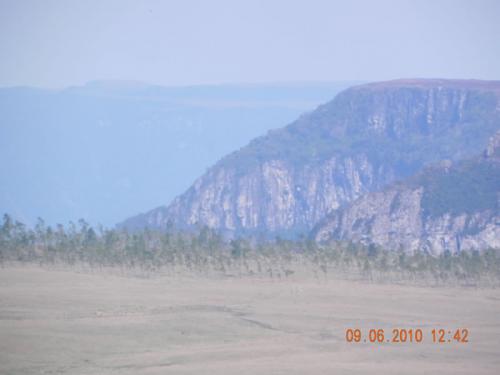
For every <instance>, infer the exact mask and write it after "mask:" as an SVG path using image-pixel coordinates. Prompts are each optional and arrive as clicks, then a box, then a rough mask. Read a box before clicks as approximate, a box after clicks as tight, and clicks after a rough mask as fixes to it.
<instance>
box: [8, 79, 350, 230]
mask: <svg viewBox="0 0 500 375" xmlns="http://www.w3.org/2000/svg"><path fill="white" fill-rule="evenodd" d="M348 85H349V83H343V82H333V83H310V84H309V83H304V84H299V83H297V84H275V85H270V84H269V85H212V86H190V87H162V86H155V85H149V84H144V83H138V82H121V81H95V82H90V83H88V84H86V85H84V86H79V87H70V88H67V89H63V90H44V89H35V88H29V87H13V88H0V158H1V160H2V163H0V175H1V176H2V183H1V184H0V215H1V214H3V213H4V212H7V213H10V214H11V215H13V216H14V217H15V218H17V219H18V220H21V221H23V222H27V223H30V224H33V223H34V222H35V220H36V218H37V217H38V216H40V217H42V218H44V219H45V220H46V222H48V223H49V224H55V223H66V222H67V221H69V220H73V221H76V220H78V219H79V218H84V219H86V220H87V221H89V222H91V223H92V224H97V223H98V222H100V223H102V224H104V225H114V224H115V223H116V222H117V221H119V220H122V219H123V218H124V217H127V216H130V215H132V214H134V213H137V212H140V211H144V210H146V209H149V208H150V207H154V206H157V205H160V204H162V203H164V202H165V201H168V200H171V199H173V198H174V197H175V196H176V195H178V194H180V193H181V192H183V191H184V190H185V189H187V188H188V187H189V185H190V184H191V183H192V181H193V180H194V179H195V178H196V177H198V176H199V175H200V174H202V173H203V172H204V171H205V170H206V168H208V167H209V166H210V165H211V164H213V163H214V162H216V161H217V160H218V159H220V158H221V157H222V156H223V155H224V154H226V153H228V152H230V151H232V150H233V149H234V147H240V146H243V145H245V144H246V143H247V142H248V141H249V140H251V139H252V138H254V137H256V136H259V135H261V134H264V133H265V132H266V131H267V130H269V129H271V128H273V127H275V126H276V124H283V125H284V124H287V123H288V122H290V121H292V120H293V119H294V118H296V117H297V116H298V115H299V114H300V113H302V112H304V111H306V110H311V109H313V108H314V107H315V106H317V105H318V104H319V103H322V102H324V101H325V100H328V99H329V98H330V97H331V96H332V95H334V94H336V93H337V92H339V91H340V90H341V89H343V88H345V87H347V86H348Z"/></svg>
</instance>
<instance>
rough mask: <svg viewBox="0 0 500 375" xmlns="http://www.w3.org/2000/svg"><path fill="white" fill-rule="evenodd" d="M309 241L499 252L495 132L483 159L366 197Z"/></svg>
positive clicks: (499, 137) (498, 143) (499, 146)
mask: <svg viewBox="0 0 500 375" xmlns="http://www.w3.org/2000/svg"><path fill="white" fill-rule="evenodd" d="M312 237H313V238H314V239H315V240H316V241H319V242H327V241H330V240H349V241H353V242H361V243H364V244H372V243H373V244H377V245H380V246H382V247H384V248H386V249H390V250H397V249H402V250H405V251H410V252H411V251H415V250H423V251H427V252H429V253H431V254H439V253H442V252H444V251H450V252H452V253H455V252H459V251H461V250H484V249H487V248H489V247H491V248H500V132H498V133H497V134H496V135H495V136H494V137H492V139H491V141H490V143H489V145H488V147H487V149H486V151H485V152H484V154H483V156H482V157H479V158H475V159H472V160H466V161H461V162H458V163H455V165H450V164H449V163H441V164H440V165H438V166H436V167H432V168H427V169H426V170H424V171H423V172H421V173H419V174H418V175H417V176H415V177H412V178H410V179H408V180H407V181H404V182H401V183H397V184H394V185H392V186H390V187H387V188H386V189H384V190H382V191H380V192H373V193H369V194H366V195H364V196H363V197H361V198H359V199H358V200H356V201H354V202H352V203H351V204H349V205H347V206H345V207H343V208H341V209H338V210H336V211H334V212H332V213H331V214H329V215H328V216H327V217H326V218H325V219H323V220H322V221H321V222H320V223H319V224H318V225H317V226H316V228H315V229H314V230H313V232H312Z"/></svg>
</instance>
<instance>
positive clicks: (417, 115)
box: [121, 80, 500, 234]
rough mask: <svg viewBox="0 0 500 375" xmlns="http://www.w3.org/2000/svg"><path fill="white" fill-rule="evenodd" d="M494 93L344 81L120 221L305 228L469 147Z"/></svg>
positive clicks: (488, 129) (476, 146)
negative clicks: (173, 194) (166, 197)
mask: <svg viewBox="0 0 500 375" xmlns="http://www.w3.org/2000/svg"><path fill="white" fill-rule="evenodd" d="M499 97H500V82H484V81H446V80H414V81H411V80H410V81H408V80H402V81H391V82H385V83H376V84H368V85H362V86H357V87H353V88H351V89H348V90H346V91H344V92H342V93H340V94H339V95H338V96H337V97H336V98H335V99H334V100H333V101H331V102H329V103H327V104H325V105H322V106H320V107H319V108H318V109H317V110H315V111H313V112H311V113H309V114H307V115H304V116H302V117H301V118H299V119H298V120H297V121H296V122H294V123H292V124H290V125H289V126H287V127H285V128H282V129H279V130H275V131H271V132H269V133H268V134H267V135H266V136H263V137H260V138H257V139H255V140H254V141H252V142H251V143H250V144H249V145H248V146H246V147H244V148H242V149H240V150H238V151H236V152H234V153H232V154H230V155H228V156H227V157H225V158H224V159H222V160H221V161H219V162H218V163H217V164H216V165H215V166H214V167H212V168H211V169H210V170H208V171H207V173H206V174H205V175H203V176H201V177H200V178H199V179H198V180H197V181H195V183H194V184H193V185H192V186H191V188H189V189H188V190H187V191H186V192H185V193H184V194H182V195H181V196H179V197H177V198H176V199H175V200H174V201H173V202H172V203H171V204H170V205H169V206H167V207H159V208H157V209H154V210H152V211H150V212H148V213H146V214H142V215H139V216H136V217H133V218H131V219H128V220H126V221H125V222H124V223H122V224H121V225H122V226H125V227H128V228H138V227H144V226H149V227H156V228H162V227H165V226H166V225H167V223H169V222H171V223H172V224H173V225H176V226H179V227H190V226H193V225H208V226H210V227H212V228H216V229H218V230H221V231H222V232H226V233H228V234H241V233H256V232H262V233H266V234H297V233H307V232H308V231H309V230H310V229H311V228H312V227H313V226H314V225H315V224H316V223H317V222H318V221H319V220H320V219H322V218H323V217H324V216H325V215H326V214H327V213H329V212H330V211H332V210H334V209H336V208H338V207H341V206H343V205H345V204H347V203H348V202H351V201H353V200H355V199H357V198H359V197H360V196H362V195H363V194H366V193H367V192H371V191H376V190H380V189H381V188H383V187H384V186H386V185H387V184H389V183H391V182H393V181H394V180H396V179H401V178H405V177H407V176H410V175H412V174H414V173H415V172H417V171H418V170H420V169H421V168H422V167H423V166H425V165H428V164H430V163H433V162H436V161H438V160H442V159H450V160H457V159H461V158H465V157H470V156H471V155H474V154H477V153H479V152H480V150H481V149H482V147H483V146H484V144H485V143H486V140H487V139H488V137H489V136H491V135H492V134H493V133H494V132H495V130H497V129H498V128H499V127H500V101H499Z"/></svg>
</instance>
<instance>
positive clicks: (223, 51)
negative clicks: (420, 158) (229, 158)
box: [0, 0, 500, 87]
mask: <svg viewBox="0 0 500 375" xmlns="http://www.w3.org/2000/svg"><path fill="white" fill-rule="evenodd" d="M399 77H449V78H483V79H500V1H497V0H491V1H488V0H484V1H483V0H470V1H460V0H455V1H440V0H429V1H425V0H414V1H402V0H399V1H396V0H394V1H385V0H384V1H375V0H371V1H369V0H367V1H352V0H349V1H347V0H345V1H314V0H307V1H294V0H284V1H281V0H276V1H273V0H265V1H257V0H252V1H250V0H249V1H237V0H227V1H226V0H204V1H203V0H200V1H194V0H179V1H168V0H165V1H153V0H150V1H127V0H117V1H104V0H85V1H63V0H60V1H49V0H45V1H34V0H33V1H29V0H28V1H23V0H11V1H10V0H9V1H6V0H0V86H11V85H35V86H43V87H62V86H67V85H73V84H81V83H84V82H86V81H89V80H94V79H127V80H140V81H146V82H151V83H159V84H164V85H184V84H198V83H229V82H247V83H248V82H269V81H272V82H276V81H326V80H328V81H331V80H380V79H390V78H399Z"/></svg>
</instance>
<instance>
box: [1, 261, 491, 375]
mask: <svg viewBox="0 0 500 375" xmlns="http://www.w3.org/2000/svg"><path fill="white" fill-rule="evenodd" d="M462 327H463V328H467V329H468V330H469V336H468V342H467V343H457V342H454V341H453V340H452V341H451V342H447V341H446V342H445V343H442V344H436V343H433V342H432V335H431V329H433V328H444V329H446V330H454V329H456V328H462ZM347 328H360V329H362V330H363V333H365V332H366V333H368V329H370V328H376V329H385V332H386V335H388V336H391V335H390V332H391V331H392V329H393V328H408V329H410V328H412V329H417V328H420V329H422V330H423V333H424V338H423V341H422V342H421V343H386V342H384V343H369V342H368V343H365V342H363V340H362V341H361V342H359V343H348V342H346V339H345V330H346V329H347ZM389 338H390V337H389ZM499 371H500V290H499V289H493V288H479V289H478V288H474V287H468V288H464V287H462V288H458V287H457V288H455V287H439V288H430V287H425V288H424V287H416V286H405V285H383V284H368V283H362V282H355V281H345V280H344V281H342V280H328V281H325V280H319V279H314V278H303V279H301V278H298V277H296V278H293V277H290V278H288V279H286V280H284V279H281V280H277V279H271V278H250V277H242V278H238V277H232V278H208V277H193V276H189V275H184V276H183V275H177V276H161V275H158V276H155V277H149V278H139V277H125V276H120V275H119V274H115V273H112V272H103V271H101V272H96V273H88V272H87V273H85V272H77V271H75V270H48V269H45V268H41V267H35V266H23V267H21V266H19V267H17V266H9V267H6V268H3V269H0V374H75V375H78V374H238V375H247V374H286V375H292V374H308V375H313V374H370V375H374V374H387V375H389V374H435V373H438V374H441V375H442V374H454V375H456V374H498V373H499Z"/></svg>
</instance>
